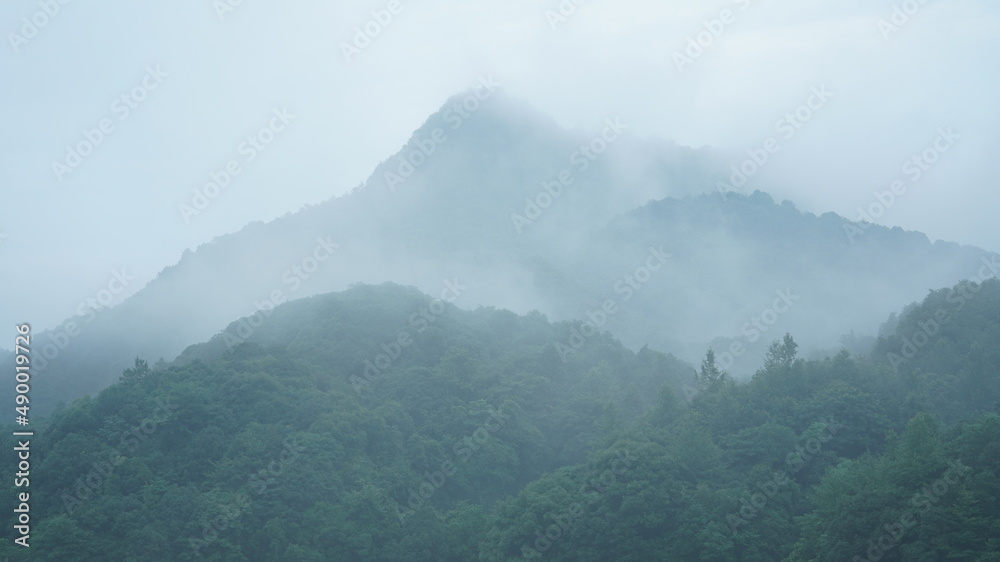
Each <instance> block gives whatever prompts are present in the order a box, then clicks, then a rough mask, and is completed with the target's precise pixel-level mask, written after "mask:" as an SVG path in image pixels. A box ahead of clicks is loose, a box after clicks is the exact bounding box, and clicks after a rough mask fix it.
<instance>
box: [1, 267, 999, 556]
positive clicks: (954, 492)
mask: <svg viewBox="0 0 1000 562" xmlns="http://www.w3.org/2000/svg"><path fill="white" fill-rule="evenodd" d="M969 291H974V293H975V299H976V301H975V304H976V306H975V307H973V306H965V307H961V308H958V307H956V306H952V307H951V308H949V314H950V316H949V318H950V320H949V322H948V323H947V326H948V329H947V330H943V331H942V332H940V333H937V334H934V335H933V337H931V339H930V340H929V343H928V344H927V345H926V346H925V347H926V352H924V353H923V354H921V355H920V356H919V358H918V357H917V356H913V357H912V361H911V364H912V366H913V367H912V370H904V369H898V370H895V369H893V368H892V367H891V365H890V363H889V362H890V361H891V359H890V358H889V357H888V355H887V356H886V357H879V356H873V357H872V359H864V358H861V359H856V358H852V357H850V356H849V355H848V354H847V353H846V352H842V353H841V354H839V355H838V356H836V357H832V358H827V359H824V360H821V361H804V360H802V359H799V358H797V344H796V343H795V341H794V339H793V338H792V337H791V336H785V337H784V338H783V339H782V340H776V341H774V342H773V343H772V344H771V346H770V348H769V351H768V354H767V361H766V363H765V364H764V365H763V367H762V368H761V369H759V370H758V371H757V373H756V374H755V376H754V377H753V379H752V380H751V381H750V382H748V383H745V384H738V383H735V382H734V381H733V380H732V379H731V378H730V377H728V376H726V375H725V374H724V373H720V372H719V371H718V370H717V368H716V366H715V364H714V362H713V361H712V359H711V357H708V358H706V361H705V362H704V363H703V364H702V366H701V369H700V370H699V373H698V377H697V380H693V379H692V374H693V373H692V369H691V367H690V366H686V365H685V364H683V363H681V362H679V361H677V360H676V359H674V358H672V357H670V356H668V355H663V354H660V353H656V352H653V351H650V350H648V349H643V350H641V351H639V352H632V351H629V350H627V349H625V348H623V347H622V346H621V345H620V344H619V343H617V342H616V341H614V340H613V339H611V338H610V337H608V336H607V335H599V336H593V341H592V343H593V345H590V346H587V347H585V348H582V349H581V350H580V351H579V352H578V353H574V354H571V355H569V356H568V359H567V361H565V362H564V361H561V360H560V358H559V352H558V344H559V343H560V342H564V341H567V340H568V338H570V337H571V334H572V332H573V330H574V329H579V328H580V324H579V323H577V324H568V323H557V324H552V323H550V322H548V321H547V320H546V319H545V318H544V317H543V316H541V315H539V314H537V313H533V314H529V315H527V316H518V315H516V314H513V313H511V312H507V311H502V310H496V309H487V308H484V309H480V310H477V311H474V312H470V311H462V310H459V309H457V308H455V307H454V306H452V305H451V304H449V303H446V302H443V301H441V300H439V299H436V298H433V297H429V296H425V295H423V294H421V293H419V292H417V291H416V290H414V289H410V288H403V287H399V286H396V285H390V284H387V285H380V286H358V287H354V288H352V289H350V290H348V291H346V292H343V293H335V294H328V295H322V296H315V297H311V298H308V299H301V300H298V301H295V302H293V303H289V304H285V305H282V306H280V307H278V308H276V309H275V310H273V311H272V312H271V314H270V315H268V316H267V317H266V318H261V319H259V320H258V321H253V322H252V323H251V320H250V319H248V318H244V319H241V320H238V321H236V322H233V323H232V324H230V326H229V327H228V328H227V329H226V330H225V331H224V332H222V333H220V334H218V335H217V336H215V337H213V338H212V339H211V340H209V341H208V342H205V343H203V344H199V345H196V346H193V347H190V348H188V349H187V350H186V351H185V352H184V353H183V354H182V356H181V357H180V358H179V359H178V361H177V362H175V363H174V364H172V365H169V366H165V367H163V368H159V369H150V368H149V366H148V365H147V364H146V363H145V362H144V361H140V360H137V361H136V363H135V365H134V366H133V367H132V368H130V369H128V370H126V371H124V373H123V375H122V377H121V379H120V381H119V382H118V383H116V384H114V385H113V386H111V387H110V388H107V389H105V390H104V391H103V392H101V393H100V394H99V395H98V396H97V397H95V398H93V399H91V398H86V399H82V400H79V401H77V402H75V403H74V404H72V405H70V407H69V408H68V409H66V410H65V411H62V412H60V413H58V414H57V415H56V416H55V417H54V418H53V419H52V420H51V423H49V424H48V426H47V427H46V428H45V429H44V430H42V431H41V432H40V433H39V435H38V436H37V438H36V440H35V443H36V444H34V445H33V447H34V448H33V449H32V452H33V453H37V455H38V457H37V458H39V459H40V461H38V465H37V468H35V467H33V473H32V484H33V486H32V498H37V499H34V502H35V503H33V504H32V517H33V518H36V519H35V520H36V521H37V524H36V525H35V529H34V531H35V532H34V533H33V535H32V536H33V539H32V540H33V543H32V544H33V548H32V549H31V551H30V553H29V556H28V557H27V558H23V559H27V560H69V559H88V560H185V559H194V558H195V557H196V556H198V557H200V558H201V559H205V560H248V561H250V560H261V561H263V560H268V561H285V560H287V561H297V562H298V561H308V560H317V561H320V560H366V561H372V560H385V561H390V560H391V561H400V560H414V561H416V560H442V561H449V560H454V561H460V560H462V561H464V560H473V559H481V560H515V559H522V558H538V557H541V556H544V557H545V558H547V559H552V560H594V561H598V560H608V559H616V560H635V561H640V560H662V559H683V560H697V559H701V560H727V561H728V560H732V561H736V560H740V561H773V560H780V559H786V558H785V557H788V558H787V559H788V560H794V561H798V560H821V561H826V560H830V561H833V560H838V561H839V560H845V559H852V557H853V556H854V555H859V556H862V557H864V556H865V551H866V549H867V548H869V546H868V543H869V540H876V541H877V540H879V538H880V536H881V535H882V534H883V533H885V532H891V533H893V534H892V537H895V538H891V539H890V540H889V542H886V541H885V540H883V541H882V543H881V544H883V549H884V552H883V556H882V557H881V559H883V560H891V561H894V560H912V559H934V560H943V559H947V558H949V557H950V558H952V559H959V560H970V561H975V562H987V561H990V560H995V557H994V558H991V556H993V555H994V554H995V553H996V552H997V551H998V547H1000V544H998V543H997V542H996V541H997V539H996V537H997V536H998V533H997V529H996V525H997V519H996V513H997V512H998V510H1000V494H997V490H998V489H1000V475H998V474H997V472H996V467H997V466H1000V447H998V444H1000V417H998V415H997V414H998V413H1000V384H998V380H1000V378H998V377H1000V356H998V355H997V354H996V352H995V350H994V349H992V347H993V346H984V345H983V342H985V341H995V340H992V339H991V338H992V337H993V335H994V334H996V333H997V330H1000V315H998V314H997V313H996V311H997V310H998V308H997V307H1000V282H998V281H996V280H989V281H987V282H984V283H982V284H981V285H980V284H975V285H969V284H962V285H959V286H957V287H955V288H953V289H947V290H944V291H939V292H936V293H934V294H933V295H931V296H930V297H928V299H927V300H926V301H924V302H923V303H921V304H919V305H916V306H913V307H910V308H909V309H908V311H907V312H906V313H905V314H904V315H903V316H902V317H901V319H900V321H899V328H898V329H897V331H896V332H895V333H894V334H893V335H892V336H890V337H889V338H886V339H884V340H882V341H880V342H879V346H880V349H882V350H893V349H895V343H896V339H894V338H897V339H902V338H909V337H910V336H908V331H907V330H908V329H909V328H910V327H912V325H914V324H917V325H919V323H920V322H922V321H924V319H926V318H927V317H934V315H935V314H936V313H937V310H939V308H940V306H941V303H942V301H941V299H942V298H943V299H944V301H943V302H947V300H948V298H949V296H952V300H954V299H955V297H954V295H959V294H968V293H969ZM246 326H250V328H252V329H250V328H246ZM237 338H238V339H239V340H240V341H238V342H234V341H233V340H235V339H237ZM230 343H233V345H230ZM941 349H946V350H947V349H952V350H956V351H958V352H959V353H960V354H961V355H960V357H961V359H960V360H958V361H957V362H956V359H955V358H952V357H950V356H947V355H945V356H939V355H938V351H939V350H941ZM938 360H940V362H939V363H938V369H937V370H936V371H934V372H929V371H925V370H923V368H922V367H920V366H922V365H929V364H931V363H933V362H935V361H938ZM370 365H371V366H374V369H376V370H370V368H371V367H370ZM917 374H919V378H920V380H921V381H922V382H921V384H919V385H913V384H912V382H913V380H914V376H915V375H917ZM977 382H978V383H983V382H985V383H987V385H986V386H984V387H981V388H980V389H979V392H978V393H977V394H976V395H973V394H969V393H966V392H964V391H963V389H966V388H969V387H970V385H972V384H975V383H977ZM943 388H948V389H952V390H954V392H952V393H941V392H940V390H941V389H943ZM959 412H961V415H960V416H958V415H957V413H959ZM945 420H948V421H945ZM8 435H9V433H8ZM10 440H11V438H10V437H8V438H7V441H8V446H11V447H12V446H14V443H13V442H11V441H10ZM32 458H35V457H34V456H33V457H32ZM8 463H9V461H8ZM8 468H11V469H12V468H13V467H8ZM944 479H947V483H948V484H946V485H944V487H943V488H942V489H939V488H938V483H939V482H945V480H944ZM928 487H929V488H928ZM921 489H925V490H926V489H933V490H934V492H933V494H934V495H933V496H928V497H927V498H924V499H920V500H919V501H918V499H917V496H914V494H916V493H918V492H919V491H920V490H921ZM36 494H37V495H36ZM911 497H913V498H914V499H912V500H911ZM921 497H922V496H921ZM866 498H871V500H870V501H868V500H866ZM914 502H916V503H914ZM907 510H909V513H910V514H911V515H910V516H909V517H910V519H908V520H907V521H908V523H907V525H906V527H900V531H899V532H898V533H897V532H896V531H893V530H892V529H893V523H894V522H895V521H897V520H898V519H899V517H900V515H899V514H900V513H906V512H907ZM8 518H10V516H8ZM911 523H912V524H911ZM883 527H885V528H888V529H890V531H884V530H883ZM5 528H7V529H9V530H8V531H7V532H6V535H5V536H6V540H5V542H4V544H3V546H0V550H2V552H0V554H5V555H6V554H12V553H11V552H10V549H11V548H16V547H12V546H10V542H9V541H10V539H11V538H12V537H11V536H10V535H11V533H12V532H13V531H10V529H12V528H13V525H12V523H11V522H8V524H7V525H5ZM991 553H992V554H991ZM18 554H23V553H20V552H19V553H18ZM956 555H957V556H956Z"/></svg>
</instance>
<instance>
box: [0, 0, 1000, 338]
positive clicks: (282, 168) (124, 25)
mask: <svg viewBox="0 0 1000 562" xmlns="http://www.w3.org/2000/svg"><path fill="white" fill-rule="evenodd" d="M229 1H230V2H232V3H234V4H235V3H237V2H239V0H229ZM48 3H51V4H52V6H47V4H48ZM580 3H581V5H580V6H579V7H578V8H576V9H575V12H574V13H572V14H570V15H568V17H566V18H565V19H564V20H562V19H559V18H555V17H553V14H555V13H557V12H558V10H559V7H560V5H562V6H563V7H564V9H565V8H566V7H571V6H573V3H572V2H571V1H570V0H565V1H563V2H559V1H558V0H551V1H537V0H536V1H522V0H505V1H504V2H477V1H472V2H470V1H468V0H466V1H463V2H458V1H457V0H452V1H443V0H438V1H435V0H421V1H419V2H408V1H405V0H401V1H399V2H398V3H397V2H388V1H384V0H380V1H364V2H338V3H332V2H318V1H314V0H300V1H298V2H295V3H278V2H263V1H261V0H243V1H242V2H241V3H240V5H238V6H236V7H235V8H233V9H231V10H229V9H223V7H228V6H229V3H228V2H227V1H226V0H219V1H217V2H213V1H211V0H201V1H199V2H190V3H176V4H174V3H145V2H134V3H133V2H101V3H99V2H79V1H77V2H68V4H67V5H62V4H61V3H59V1H58V0H42V1H38V0H10V1H8V2H4V3H3V4H2V6H0V22H2V24H0V31H3V33H4V36H5V41H4V45H2V46H0V69H2V80H0V96H2V98H0V99H2V100H3V103H2V104H0V124H2V126H3V133H4V134H3V135H2V136H0V138H2V140H0V144H2V151H0V263H2V264H3V270H2V276H0V322H2V323H3V325H8V326H9V325H10V324H12V323H14V322H22V321H30V322H32V323H33V324H34V325H35V329H36V330H38V329H42V328H49V327H52V326H54V325H56V324H57V323H58V322H60V321H61V320H63V319H65V318H67V317H68V316H71V315H73V314H74V310H76V308H77V306H78V304H79V303H81V302H84V301H85V299H86V298H87V297H95V296H97V295H99V294H101V293H100V291H102V290H109V289H118V292H117V293H116V294H115V295H114V298H115V303H117V302H120V300H121V299H122V298H124V297H125V296H127V294H129V293H132V292H134V291H136V290H138V289H140V288H141V287H142V285H143V284H145V283H146V282H148V281H149V280H151V279H152V278H153V277H155V275H156V274H157V273H158V272H159V271H160V270H161V269H162V268H163V267H165V266H168V265H171V264H174V263H176V262H177V261H178V259H179V258H180V256H181V254H182V252H183V251H184V250H185V249H187V248H192V249H193V248H195V247H197V246H198V245H200V244H203V243H205V242H208V241H210V240H211V239H212V238H213V237H216V236H219V235H222V234H226V233H230V232H234V231H236V230H239V229H240V228H241V227H242V226H243V225H245V224H246V223H248V222H251V221H255V220H263V221H268V220H271V219H274V218H276V217H278V216H281V215H283V214H286V213H288V212H294V211H296V210H298V209H299V208H301V207H302V206H303V205H307V204H312V203H318V202H320V201H323V200H325V199H328V198H330V197H333V196H336V195H339V194H342V193H344V192H346V191H348V190H350V189H351V188H353V187H354V186H356V185H358V184H360V183H362V182H363V181H364V180H365V179H366V178H367V177H368V175H369V174H370V173H371V171H372V169H373V168H374V166H375V165H376V164H378V163H379V162H380V161H381V160H384V159H386V158H388V157H389V156H390V155H392V154H393V153H395V152H396V151H397V150H399V148H400V147H401V146H402V145H403V144H404V143H405V142H406V140H407V139H408V137H409V136H410V134H411V133H412V131H413V130H414V129H416V128H417V127H419V126H420V125H421V123H422V122H423V121H424V120H425V119H426V118H427V117H428V116H429V115H430V114H431V113H433V112H434V111H436V110H437V109H438V108H439V107H440V106H441V105H442V104H443V103H444V102H445V100H446V99H447V98H448V97H449V96H451V95H453V94H456V93H458V92H460V91H463V90H466V89H468V88H471V87H473V86H474V85H475V84H476V83H477V81H478V80H479V79H480V77H483V76H489V75H492V76H493V77H494V79H495V80H496V81H498V82H500V83H501V84H503V86H504V87H505V88H506V90H507V91H508V92H509V93H510V94H512V95H514V96H516V97H520V98H523V99H526V100H527V101H529V102H530V103H532V104H533V105H534V106H535V107H537V108H538V109H540V110H542V111H544V112H547V113H549V114H551V115H552V116H553V117H554V118H555V119H556V120H557V122H559V123H560V124H561V125H563V126H565V127H572V128H582V129H588V130H596V129H599V128H600V125H601V123H602V122H603V121H604V120H605V119H606V118H608V117H612V116H618V117H621V119H622V120H623V121H624V122H626V123H629V124H631V126H632V132H633V133H636V134H638V135H640V136H643V137H654V136H655V137H662V138H666V139H672V140H675V141H676V142H677V143H679V144H682V145H690V146H695V147H698V146H703V145H710V146H713V147H717V148H720V149H724V150H727V151H730V152H731V153H732V154H734V155H740V154H745V153H746V151H747V150H748V149H754V148H759V147H761V146H762V145H763V143H764V142H765V141H766V140H767V139H768V138H774V139H776V140H777V141H778V143H779V144H780V151H779V152H778V153H777V154H774V155H772V156H771V157H770V161H769V163H768V164H767V165H766V166H765V167H764V168H763V169H762V170H761V172H760V173H758V174H756V175H755V176H754V177H752V178H751V179H750V181H749V182H748V185H747V187H748V188H750V189H753V188H760V189H764V190H766V191H770V192H772V193H773V194H775V196H776V197H777V198H788V199H791V200H792V201H793V202H795V203H796V204H797V205H798V206H799V207H800V208H803V209H806V210H809V211H812V212H816V213H823V212H827V211H833V212H836V213H839V214H842V215H845V216H847V217H849V218H851V219H856V218H858V212H857V209H858V208H859V207H862V206H865V207H867V206H869V205H870V204H872V203H873V202H874V201H875V197H874V196H873V192H874V191H876V190H879V191H884V190H887V189H889V186H890V184H891V183H892V182H893V181H894V180H897V179H899V180H902V181H905V182H906V186H907V188H908V189H907V191H906V193H905V194H903V195H901V196H899V197H898V198H897V200H896V201H895V202H894V204H893V205H892V206H891V207H890V208H889V209H888V210H887V211H886V212H885V213H884V215H882V216H881V217H880V218H879V219H878V221H877V222H880V223H882V224H886V225H898V226H902V227H904V228H906V229H913V230H921V231H923V232H926V233H927V234H928V235H929V236H930V237H931V239H945V240H952V241H957V242H960V243H965V244H974V245H978V246H982V247H984V248H986V249H989V250H993V251H996V250H1000V229H998V228H997V227H995V226H994V225H995V224H996V222H997V221H996V213H997V210H998V209H1000V193H998V191H1000V190H998V189H997V187H998V185H997V184H998V182H997V179H996V174H995V166H996V162H997V158H996V155H997V154H998V153H1000V135H998V131H1000V128H998V125H1000V123H998V118H1000V115H998V111H1000V105H998V103H997V99H998V93H1000V72H998V64H1000V63H998V61H1000V8H998V7H997V5H996V2H995V0H994V1H991V0H982V1H976V0H949V1H947V2H945V1H943V0H928V1H926V2H925V3H923V4H919V3H917V2H916V0H909V1H908V2H895V3H894V2H893V1H891V0H865V1H863V2H862V1H860V0H858V1H852V0H835V1H834V0H830V1H824V0H766V1H765V0H760V1H757V0H749V1H747V0H742V1H740V2H733V1H714V2H713V1H709V2H704V1H693V0H686V1H669V0H667V1H662V0H661V1H657V2H653V1H640V0H615V1H613V2H612V1H611V0H591V1H582V2H580ZM894 5H895V6H899V7H900V9H899V11H897V13H896V19H895V22H896V24H902V25H895V26H893V27H889V25H890V24H892V23H893V22H892V17H893V13H894ZM390 6H391V7H393V8H397V7H398V8H401V9H396V10H395V11H396V12H397V13H396V14H394V15H392V17H391V20H390V21H389V22H388V23H387V24H386V25H385V26H383V29H381V30H380V31H379V33H378V35H377V37H374V38H373V39H372V40H371V41H370V44H369V45H367V46H365V47H364V48H363V49H358V50H359V51H360V52H354V53H353V54H351V56H350V57H349V58H350V61H348V60H347V59H348V57H347V56H345V51H344V44H345V43H350V42H353V41H354V40H355V37H356V35H357V31H356V28H358V27H361V28H364V27H365V26H366V25H368V27H369V29H375V27H376V25H375V24H374V23H370V20H372V18H373V16H372V12H373V11H376V12H378V11H384V10H387V9H388V8H389V7H390ZM46 7H47V8H48V9H49V11H51V12H56V11H57V10H58V11H57V13H55V15H53V16H48V15H44V9H45V8H46ZM904 8H905V9H906V10H907V11H909V12H912V13H910V14H908V15H907V14H906V13H905V12H904V11H903V9H904ZM914 8H916V9H914ZM724 10H729V11H728V12H725V11H724ZM566 11H567V12H568V11H569V10H566ZM549 12H551V13H549ZM723 18H724V19H725V20H726V21H727V22H728V23H725V22H721V23H716V24H713V23H712V20H716V19H723ZM904 18H905V20H906V21H905V22H904V21H903V20H904ZM31 20H34V21H35V23H33V24H26V23H25V22H26V21H29V22H30V21H31ZM880 20H882V21H883V22H884V23H883V24H880ZM36 24H40V25H37V29H36ZM706 27H707V28H712V29H714V31H716V32H717V33H718V37H714V36H711V37H710V36H709V35H707V34H708V33H711V31H709V30H707V29H706ZM702 32H705V33H704V34H702V36H701V39H702V43H704V44H707V45H708V46H707V47H704V48H703V49H702V52H701V53H700V54H698V53H697V52H696V51H694V50H692V51H690V52H689V53H687V54H685V50H686V49H687V48H688V46H689V40H691V39H692V38H694V39H695V40H696V39H697V38H698V34H699V33H702ZM709 38H710V39H711V40H710V41H709ZM691 54H694V55H695V56H690V57H689V58H688V59H686V60H685V59H682V58H679V57H680V56H684V57H688V56H689V55H691ZM679 67H680V68H679ZM814 88H825V90H826V91H827V92H830V93H831V94H832V95H831V96H829V97H828V99H826V100H825V101H820V98H818V97H814V98H812V100H810V96H811V95H812V92H813V89H814ZM133 94H135V98H136V99H132V100H129V99H128V98H129V97H130V96H132V95H133ZM122 96H126V98H125V100H122ZM809 101H812V103H813V106H814V108H817V107H818V109H816V110H815V111H813V112H812V113H813V115H812V116H811V117H810V118H809V119H808V120H807V121H806V122H805V123H801V128H797V129H795V132H794V134H792V135H790V138H788V137H787V136H786V134H785V132H783V131H781V130H779V129H778V127H779V126H780V125H779V120H780V119H782V117H783V116H784V115H785V114H787V113H789V112H795V111H796V110H797V109H799V107H800V105H802V104H804V103H807V102H809ZM275 112H278V113H282V112H285V114H286V117H285V119H284V120H283V121H282V120H273V119H272V118H273V117H274V116H275ZM289 115H290V116H294V117H290V116H289ZM800 115H808V112H801V110H800ZM286 123H287V124H286ZM102 124H103V125H104V126H105V127H106V128H107V129H108V130H109V131H110V132H109V133H100V135H98V133H90V134H89V136H91V138H93V139H96V138H97V137H98V136H103V139H100V142H99V143H97V144H98V146H96V147H95V148H94V149H93V151H92V153H90V154H88V155H86V156H83V157H82V158H81V159H80V163H79V165H78V166H76V167H71V166H70V165H69V164H74V165H75V164H76V161H75V159H74V157H73V156H72V155H70V156H67V145H69V146H77V145H78V144H79V143H81V142H84V141H85V139H86V135H85V134H84V132H83V131H84V130H94V129H98V130H99V129H100V127H101V126H102ZM271 124H274V125H277V126H278V127H280V128H281V129H282V130H280V131H277V132H276V133H275V134H274V139H273V142H271V144H269V145H267V146H266V147H264V149H263V150H262V151H259V153H258V154H257V157H256V158H254V160H253V161H251V162H247V163H246V165H245V166H244V167H243V168H242V169H241V170H240V173H239V175H238V176H236V177H235V178H233V179H232V182H231V183H230V184H229V186H228V187H227V188H226V189H225V190H224V191H223V192H222V193H221V194H220V195H219V196H218V197H217V198H216V199H215V200H213V201H212V203H211V205H209V207H208V208H206V209H205V210H204V211H203V212H201V213H200V214H198V215H196V216H191V217H188V219H190V220H189V221H185V220H184V219H183V218H182V216H181V213H180V211H179V206H180V205H181V204H191V202H192V197H193V190H194V189H195V188H198V187H201V186H203V185H204V184H206V183H207V182H208V181H209V174H210V173H212V172H217V171H221V170H222V169H223V168H224V167H225V165H226V162H228V161H229V160H231V159H234V158H237V157H239V154H240V152H239V151H240V150H241V148H242V149H244V150H250V148H249V147H247V146H241V145H242V143H243V142H244V141H245V140H246V138H247V137H248V136H249V135H250V134H251V133H254V132H256V131H259V130H260V129H261V128H263V127H267V126H269V125H271ZM949 127H950V130H951V131H952V132H953V133H954V135H957V138H955V137H954V135H951V136H952V137H953V138H951V139H950V140H947V141H943V140H940V139H939V138H938V137H939V132H938V131H939V130H942V129H943V130H946V131H947V130H948V128H949ZM935 142H937V144H938V146H939V147H945V146H947V147H948V151H947V152H945V153H940V154H939V156H938V157H937V162H935V163H934V164H933V165H932V166H927V168H928V169H927V170H926V171H923V172H922V174H921V177H920V180H919V181H916V182H914V181H912V180H913V178H912V177H911V176H910V175H908V174H907V173H906V172H905V171H904V167H903V166H904V163H905V162H906V161H907V160H908V159H910V158H911V157H912V156H913V155H915V154H921V153H923V152H924V151H925V150H926V149H930V148H932V147H934V146H935ZM85 148H86V147H85ZM254 150H256V149H254ZM932 155H933V154H932ZM742 158H743V157H742V156H739V157H737V156H734V162H733V163H734V164H738V163H739V162H740V160H742ZM241 159H242V157H241ZM53 162H56V163H59V165H57V166H53ZM62 166H65V168H63V167H62ZM54 168H55V169H54ZM910 170H911V171H912V167H911V168H910ZM122 271H124V272H125V275H122ZM116 272H118V274H119V275H118V278H122V277H124V278H125V279H128V276H131V277H134V279H132V280H130V281H128V286H127V287H124V290H121V287H122V285H123V283H121V282H120V281H115V279H116V275H115V273H116ZM109 292H110V291H109ZM107 294H108V293H105V295H107ZM11 333H13V332H11ZM0 347H10V345H0Z"/></svg>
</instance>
